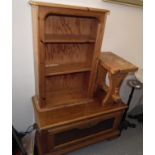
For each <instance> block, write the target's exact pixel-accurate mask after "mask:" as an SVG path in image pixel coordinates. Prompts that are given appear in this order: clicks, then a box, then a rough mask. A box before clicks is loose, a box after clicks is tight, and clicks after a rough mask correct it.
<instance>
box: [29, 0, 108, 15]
mask: <svg viewBox="0 0 155 155" xmlns="http://www.w3.org/2000/svg"><path fill="white" fill-rule="evenodd" d="M29 4H31V5H35V6H47V7H56V8H66V9H75V10H82V11H94V12H99V13H105V12H109V10H106V9H99V8H90V7H81V6H73V5H64V4H56V3H48V2H41V1H33V0H30V1H29Z"/></svg>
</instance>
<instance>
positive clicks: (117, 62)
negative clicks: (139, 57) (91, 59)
mask: <svg viewBox="0 0 155 155" xmlns="http://www.w3.org/2000/svg"><path fill="white" fill-rule="evenodd" d="M100 65H102V66H103V67H105V68H106V69H107V70H108V71H110V72H111V73H118V72H121V73H124V72H135V71H137V70H138V67H137V66H135V65H133V64H132V63H130V62H128V61H126V60H124V59H123V58H121V57H119V56H117V55H115V54H114V53H112V52H103V53H101V55H100Z"/></svg>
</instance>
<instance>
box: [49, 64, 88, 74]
mask: <svg viewBox="0 0 155 155" xmlns="http://www.w3.org/2000/svg"><path fill="white" fill-rule="evenodd" d="M90 70H91V67H90V66H88V65H86V64H65V65H52V64H51V65H46V76H52V75H60V74H68V73H77V72H85V71H90Z"/></svg>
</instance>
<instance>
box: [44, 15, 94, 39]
mask: <svg viewBox="0 0 155 155" xmlns="http://www.w3.org/2000/svg"><path fill="white" fill-rule="evenodd" d="M96 30H97V19H96V18H91V17H90V18H88V17H77V16H76V17H74V16H62V15H53V14H49V15H48V16H47V17H46V20H45V33H46V34H57V35H67V34H70V35H71V34H74V35H89V36H92V37H95V34H96Z"/></svg>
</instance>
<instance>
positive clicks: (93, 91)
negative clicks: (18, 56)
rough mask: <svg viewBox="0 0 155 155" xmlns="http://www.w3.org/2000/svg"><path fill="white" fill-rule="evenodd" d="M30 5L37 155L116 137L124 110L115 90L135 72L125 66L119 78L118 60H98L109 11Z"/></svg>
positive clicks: (41, 4) (72, 148)
mask: <svg viewBox="0 0 155 155" xmlns="http://www.w3.org/2000/svg"><path fill="white" fill-rule="evenodd" d="M30 4H31V5H32V19H33V38H34V57H35V82H36V84H35V85H36V95H35V96H34V97H33V105H34V110H35V115H36V121H37V124H38V129H37V136H36V139H37V143H38V148H39V152H40V155H45V154H50V153H52V154H65V153H66V152H69V151H72V150H74V149H78V148H80V147H83V146H86V145H89V144H91V143H95V142H97V141H100V140H103V139H109V138H112V137H115V136H118V135H119V124H120V120H121V116H122V114H123V112H124V110H125V109H126V108H127V106H126V105H125V104H123V103H122V101H121V99H120V97H119V87H120V84H121V82H122V80H123V79H124V77H125V76H126V75H127V73H128V72H129V71H136V70H137V68H136V67H135V66H134V65H132V64H131V65H129V63H128V62H126V61H125V62H124V61H123V63H124V64H126V67H125V66H124V68H122V71H123V72H121V74H120V72H116V73H115V72H112V71H113V70H112V69H116V70H119V69H120V68H119V67H121V66H120V63H117V62H118V61H117V60H119V59H118V58H117V57H116V56H115V55H113V54H111V55H109V53H104V54H102V55H103V56H102V55H101V44H102V39H103V34H104V28H105V22H106V16H107V14H108V13H109V11H108V10H104V9H93V8H84V7H74V6H66V5H57V4H51V3H50V4H49V3H43V2H33V1H30ZM104 56H105V57H104ZM112 56H113V57H112ZM111 57H112V59H110V58H111ZM110 60H111V61H110ZM113 60H114V61H113ZM120 61H122V60H120ZM111 63H113V64H111ZM115 66H117V67H115ZM107 73H108V75H109V79H110V85H109V87H108V86H106V84H105V77H106V74H107Z"/></svg>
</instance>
